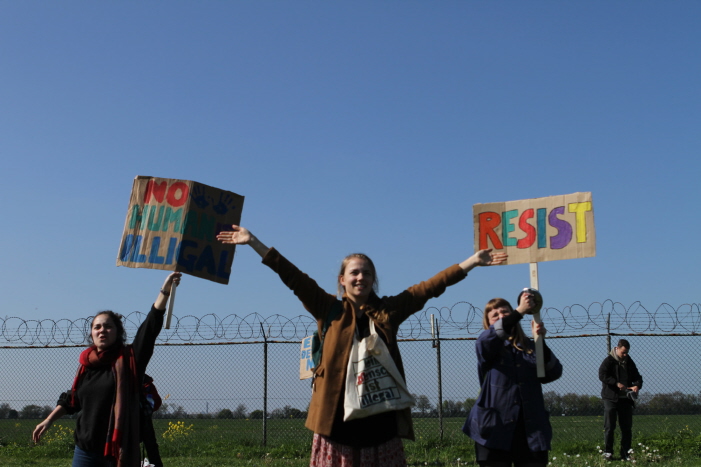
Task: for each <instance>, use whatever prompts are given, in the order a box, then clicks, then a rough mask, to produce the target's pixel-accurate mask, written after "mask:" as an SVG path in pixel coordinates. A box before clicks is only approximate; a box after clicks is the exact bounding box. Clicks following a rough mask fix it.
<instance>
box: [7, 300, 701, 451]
mask: <svg viewBox="0 0 701 467" xmlns="http://www.w3.org/2000/svg"><path fill="white" fill-rule="evenodd" d="M699 309H700V307H699V304H692V305H682V306H680V307H678V308H672V307H671V306H669V305H661V306H660V307H658V308H657V309H656V310H655V311H654V312H649V311H648V310H646V309H645V308H644V307H642V306H641V305H640V304H639V303H636V304H634V305H632V306H631V307H624V306H623V305H621V304H617V303H614V302H610V301H607V302H604V303H603V304H601V303H595V304H592V305H590V306H589V307H583V306H580V305H574V306H572V307H566V308H564V309H562V310H559V309H554V308H548V309H546V310H544V311H543V312H542V316H543V319H544V321H545V323H546V326H547V327H548V330H549V332H548V337H547V343H548V346H549V347H550V348H551V349H552V351H553V352H554V353H555V355H556V356H557V357H558V358H559V359H560V361H561V362H562V364H563V367H564V373H563V376H562V378H560V379H559V380H558V381H555V382H553V383H550V384H547V385H545V386H544V387H543V390H544V392H545V397H546V404H547V405H548V408H549V410H550V411H551V421H552V423H553V427H554V431H555V442H558V441H571V440H577V441H589V440H591V441H599V440H602V438H603V418H602V414H603V404H602V402H601V399H600V392H601V383H600V382H599V380H598V368H599V365H600V364H601V362H602V361H603V359H604V358H605V357H606V355H607V353H608V351H609V350H610V348H611V346H612V345H615V344H616V342H617V340H618V338H619V336H625V337H626V338H627V339H628V340H629V341H630V343H631V348H630V355H631V357H632V358H633V359H634V360H635V362H636V365H637V366H638V369H639V370H640V373H641V374H642V376H643V379H644V385H643V389H642V391H641V395H640V398H639V401H638V406H637V408H636V415H635V417H634V432H636V433H638V432H642V433H646V432H649V433H651V434H652V433H657V432H659V431H664V430H667V431H670V432H678V431H681V430H685V429H686V430H691V431H693V432H695V433H698V432H699V431H700V430H701V417H698V416H697V415H698V414H701V393H700V392H699V389H700V385H699V382H700V378H699V375H700V374H701V371H699V367H698V365H697V364H696V362H697V360H698V357H699V354H700V351H699V344H700V343H701V342H700V341H699V340H698V338H699V327H701V315H700V313H699ZM431 316H435V326H434V328H435V330H436V331H437V334H436V335H433V336H432V335H431V324H430V323H431ZM143 317H144V315H143V314H141V313H138V312H135V313H132V314H131V315H129V316H128V317H127V319H126V320H127V330H128V332H129V334H130V335H131V336H133V335H134V332H135V330H136V328H137V327H138V324H139V323H140V321H141V320H142V319H143ZM481 319H482V312H481V310H480V309H478V308H476V307H473V306H472V305H470V304H469V303H465V302H461V303H458V304H455V305H454V306H453V307H451V308H443V309H436V308H430V309H427V310H425V311H423V312H421V313H418V314H416V315H415V316H414V317H412V318H411V319H410V320H408V321H407V322H406V323H405V324H404V325H402V327H401V328H400V333H399V338H400V343H399V347H400V350H401V353H402V358H403V361H404V366H405V369H406V377H407V384H408V386H409V388H410V390H411V391H412V392H413V393H414V394H415V395H416V397H417V405H416V407H414V409H413V410H414V415H415V416H414V423H415V431H416V436H417V438H423V439H436V438H464V435H463V434H462V432H461V430H460V428H461V426H462V423H463V422H464V420H465V417H466V415H467V411H469V409H470V407H471V405H472V402H473V400H474V399H475V398H476V397H477V394H478V391H479V383H478V379H477V362H476V358H475V352H474V341H475V339H476V337H477V335H479V332H481V326H482V324H481ZM174 323H175V324H174V325H173V326H172V329H170V330H163V332H162V334H161V336H160V337H159V342H158V344H157V346H156V350H155V352H154V356H153V358H152V360H151V363H150V365H149V368H148V373H149V374H150V375H152V376H153V377H154V380H155V384H156V386H157V387H158V390H159V392H160V394H161V396H163V398H164V399H165V400H164V405H163V407H162V408H161V409H160V410H159V411H158V412H156V414H155V416H156V417H157V418H159V419H163V420H156V427H157V430H160V431H163V430H166V429H167V427H168V425H167V421H168V420H174V419H177V420H187V419H190V420H191V421H192V425H193V426H194V429H195V430H199V431H200V432H201V433H200V435H201V436H204V437H206V436H207V432H211V437H212V438H213V439H214V438H221V437H222V436H226V439H227V442H234V443H235V442H243V443H263V444H267V445H271V444H273V445H274V444H279V443H288V442H309V441H310V439H311V434H310V432H308V431H307V430H305V429H304V428H303V424H304V418H305V416H306V411H307V407H308V404H309V400H310V395H311V387H310V380H299V350H300V341H301V339H302V338H303V337H304V336H305V335H308V334H311V333H312V331H313V330H314V329H315V328H316V325H315V322H314V320H313V319H312V318H311V317H308V316H299V317H296V318H293V319H288V318H284V317H281V316H279V315H276V316H273V317H268V318H262V317H261V316H260V315H250V316H247V317H238V316H235V315H231V316H228V317H225V318H218V317H216V316H214V315H208V316H206V317H204V318H199V319H198V318H195V317H191V316H190V317H183V318H180V319H176V320H174ZM522 324H523V327H524V329H528V328H529V326H528V323H522ZM88 327H89V320H88V319H84V320H77V321H67V320H61V321H56V322H54V321H48V320H47V321H25V320H21V319H18V318H7V319H5V320H2V319H0V330H1V334H0V345H2V347H0V349H1V350H0V374H2V375H3V377H2V378H0V419H8V418H20V419H21V418H42V417H44V416H45V415H46V412H47V411H50V410H51V409H52V408H53V407H54V406H55V403H56V399H57V397H58V395H59V394H60V393H61V392H63V391H65V390H67V389H68V388H69V387H70V384H71V383H72V380H73V376H74V375H75V371H76V368H77V357H78V354H79V352H80V350H81V349H82V348H83V347H84V345H85V341H84V338H85V334H86V331H87V329H88ZM188 423H189V422H188ZM212 427H214V428H212ZM226 428H229V429H226Z"/></svg>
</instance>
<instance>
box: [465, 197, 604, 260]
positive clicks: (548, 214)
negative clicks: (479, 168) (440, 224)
mask: <svg viewBox="0 0 701 467" xmlns="http://www.w3.org/2000/svg"><path fill="white" fill-rule="evenodd" d="M472 213H473V218H474V226H475V227H474V228H475V232H474V235H475V241H474V247H475V251H478V250H483V249H485V248H492V249H493V250H495V251H505V252H506V253H507V254H508V255H509V258H508V260H507V261H506V262H505V263H503V264H518V263H540V262H542V261H554V260H557V259H573V258H587V257H592V256H596V234H595V232H594V205H593V204H592V199H591V193H590V192H587V193H573V194H571V195H560V196H549V197H547V198H534V199H526V200H520V201H506V202H503V203H487V204H475V205H474V206H473V207H472Z"/></svg>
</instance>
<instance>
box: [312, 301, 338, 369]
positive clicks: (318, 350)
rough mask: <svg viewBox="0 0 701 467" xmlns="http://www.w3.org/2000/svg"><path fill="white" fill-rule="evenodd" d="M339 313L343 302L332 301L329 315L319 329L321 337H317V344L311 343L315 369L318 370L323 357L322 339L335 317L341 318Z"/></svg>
mask: <svg viewBox="0 0 701 467" xmlns="http://www.w3.org/2000/svg"><path fill="white" fill-rule="evenodd" d="M341 313H343V301H341V300H334V302H333V304H332V305H331V309H330V310H329V313H328V314H327V315H326V319H324V325H323V326H322V327H321V335H318V336H317V337H318V344H317V343H316V342H313V343H312V354H313V355H315V356H317V358H314V360H316V365H315V368H318V367H319V365H320V364H321V357H322V356H323V350H324V338H325V337H326V332H327V331H328V330H329V326H330V325H331V321H333V320H335V319H336V317H338V316H341ZM317 345H318V347H317Z"/></svg>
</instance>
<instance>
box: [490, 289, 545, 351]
mask: <svg viewBox="0 0 701 467" xmlns="http://www.w3.org/2000/svg"><path fill="white" fill-rule="evenodd" d="M501 307H508V308H509V310H511V313H518V312H517V311H514V308H513V307H512V306H511V304H510V303H509V302H508V301H507V300H506V299H503V298H493V299H491V300H490V301H488V302H487V305H485V307H484V314H483V315H482V326H483V327H484V329H489V316H488V315H489V312H490V311H492V310H493V309H495V308H501ZM509 342H511V345H513V346H514V347H515V348H516V350H520V351H521V352H526V353H527V354H531V353H533V350H532V349H531V348H530V346H529V345H528V343H529V339H528V337H526V334H525V333H524V332H523V328H522V327H521V324H520V323H516V325H515V326H514V329H513V331H511V335H510V336H509Z"/></svg>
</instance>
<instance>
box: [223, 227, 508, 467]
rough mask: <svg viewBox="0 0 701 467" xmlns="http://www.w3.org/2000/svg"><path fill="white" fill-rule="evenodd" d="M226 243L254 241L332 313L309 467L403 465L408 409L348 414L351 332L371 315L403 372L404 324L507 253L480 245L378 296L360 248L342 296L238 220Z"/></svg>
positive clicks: (313, 307)
mask: <svg viewBox="0 0 701 467" xmlns="http://www.w3.org/2000/svg"><path fill="white" fill-rule="evenodd" d="M218 238H219V240H221V241H222V242H224V243H233V244H238V245H251V247H253V249H254V250H255V251H256V252H257V253H258V254H259V255H260V256H261V257H262V258H263V263H264V264H266V265H267V266H269V267H270V268H271V269H273V270H274V271H275V272H276V273H277V274H278V275H279V276H280V279H282V281H283V282H284V283H285V285H287V286H288V287H289V288H290V289H292V291H293V292H294V293H295V295H296V296H297V297H298V298H299V299H300V300H301V302H302V304H303V305H304V307H305V308H306V309H307V311H309V312H310V313H311V314H312V315H313V316H314V318H316V320H317V325H318V327H319V329H320V330H321V329H322V328H323V324H324V323H325V321H326V319H327V317H328V316H330V313H331V310H332V309H336V308H337V307H340V309H341V312H340V313H338V314H332V315H331V316H332V318H331V319H330V323H329V327H328V330H327V332H326V336H325V339H324V344H323V358H322V360H321V363H320V364H319V367H318V368H316V369H315V376H314V388H313V392H312V400H311V403H310V404H309V414H308V416H307V422H306V427H307V428H309V429H310V430H312V431H313V432H314V438H313V441H312V455H311V460H310V466H312V467H405V466H406V459H405V456H404V448H403V445H402V441H401V438H408V439H413V438H414V434H413V429H412V425H411V412H410V409H409V408H407V409H402V410H391V411H388V412H383V413H379V414H376V415H371V416H368V417H366V418H359V419H354V420H348V421H344V397H345V395H344V391H345V380H346V371H347V365H348V360H349V356H350V352H351V347H352V344H353V336H354V334H356V333H357V334H358V335H359V336H360V337H365V336H367V335H368V334H369V329H370V323H371V322H372V323H373V326H374V327H375V328H376V329H377V334H378V335H379V336H380V338H381V339H382V340H383V341H384V342H385V344H386V345H387V348H388V349H389V353H390V355H391V357H392V360H393V361H394V363H395V364H396V366H397V369H398V370H399V372H400V373H401V374H402V376H403V374H404V369H403V366H402V359H401V356H400V354H399V347H398V346H397V338H396V337H397V330H398V328H399V325H400V324H401V323H402V322H403V321H404V320H406V319H407V318H408V317H409V316H411V315H412V314H413V313H415V312H417V311H420V310H421V309H423V306H424V304H425V303H426V302H427V301H428V300H429V299H430V298H432V297H437V296H439V295H440V294H442V293H443V292H444V291H445V289H446V287H448V286H450V285H453V284H455V283H457V282H459V281H461V280H462V279H464V278H465V276H466V274H467V272H468V271H470V270H471V269H473V268H475V267H476V266H488V265H491V264H498V263H501V262H502V261H504V260H505V259H506V255H505V254H503V253H495V254H494V255H492V254H491V252H490V250H482V251H479V252H478V253H475V254H474V255H472V256H471V257H470V258H468V259H466V260H465V261H463V262H462V263H460V264H455V265H453V266H451V267H449V268H448V269H446V270H444V271H442V272H440V273H438V274H436V275H435V276H434V277H432V278H431V279H429V280H427V281H424V282H421V283H419V284H416V285H414V286H412V287H409V288H408V289H407V290H405V291H404V292H402V293H400V294H399V295H395V296H391V297H381V298H380V297H379V296H377V294H376V291H377V275H376V273H375V266H374V265H373V263H372V261H371V260H370V258H368V257H367V256H365V255H363V254H353V255H349V256H347V257H346V258H345V259H344V260H343V263H342V264H341V270H340V271H339V275H338V287H339V292H340V293H341V294H342V298H341V300H339V299H338V298H337V297H336V295H333V294H329V293H327V292H325V291H324V290H323V289H322V288H321V287H319V286H318V285H317V283H316V282H315V281H314V280H313V279H311V278H309V276H307V275H306V274H304V273H302V272H301V271H300V270H299V269H297V268H296V267H295V266H294V265H293V264H292V263H290V262H289V261H288V260H287V259H285V258H284V257H283V256H282V255H281V254H280V253H278V252H277V251H276V250H275V249H274V248H270V249H268V247H266V246H265V245H263V244H262V243H261V242H260V241H259V240H258V239H257V238H256V237H255V236H253V235H252V234H251V233H250V232H249V231H248V230H247V229H244V228H243V227H239V226H233V231H232V232H222V233H220V234H219V236H218Z"/></svg>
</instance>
